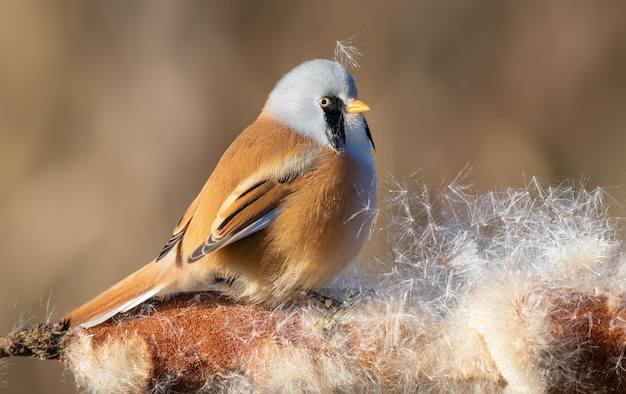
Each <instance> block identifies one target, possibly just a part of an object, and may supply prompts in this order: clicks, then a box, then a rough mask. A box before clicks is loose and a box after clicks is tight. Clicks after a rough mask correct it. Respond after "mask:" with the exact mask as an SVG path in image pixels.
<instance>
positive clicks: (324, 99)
mask: <svg viewBox="0 0 626 394" xmlns="http://www.w3.org/2000/svg"><path fill="white" fill-rule="evenodd" d="M319 103H320V106H321V107H322V108H326V107H328V106H329V105H330V99H329V98H328V97H322V98H321V99H320V101H319Z"/></svg>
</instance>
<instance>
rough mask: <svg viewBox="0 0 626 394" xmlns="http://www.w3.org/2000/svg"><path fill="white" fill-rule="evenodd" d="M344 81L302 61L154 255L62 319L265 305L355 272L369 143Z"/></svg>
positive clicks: (352, 88)
mask: <svg viewBox="0 0 626 394" xmlns="http://www.w3.org/2000/svg"><path fill="white" fill-rule="evenodd" d="M369 110H370V107H369V106H368V105H367V104H365V102H363V101H361V100H360V99H359V98H358V94H357V88H356V84H355V81H354V78H353V77H352V75H351V74H350V72H349V71H348V69H347V68H346V67H345V66H344V65H343V64H341V63H338V62H336V61H334V60H326V59H313V60H309V61H305V62H304V63H302V64H300V65H298V66H296V67H295V68H294V69H292V70H291V71H289V72H288V73H287V74H285V75H284V76H283V77H282V78H281V79H280V80H279V81H278V82H277V83H276V85H275V87H274V88H273V89H272V91H271V92H270V94H269V96H268V98H267V100H266V102H265V105H264V106H263V108H262V110H261V113H260V115H259V116H258V117H257V118H256V120H254V121H253V122H252V123H251V124H250V125H249V126H248V127H246V128H245V129H244V130H243V131H242V132H241V134H239V135H238V136H237V137H236V138H235V140H234V141H233V142H232V144H231V145H230V146H229V147H228V148H227V149H226V151H225V152H224V154H223V156H222V157H221V159H220V160H219V161H218V163H217V165H216V166H215V168H214V170H213V172H212V174H211V175H210V177H209V179H208V180H207V182H206V183H205V185H204V186H203V188H202V189H201V191H200V193H199V194H198V195H197V197H196V198H195V199H194V200H193V202H192V203H191V204H190V205H189V207H188V208H187V210H186V211H185V213H184V215H183V216H182V218H181V219H180V221H179V222H178V224H177V225H176V226H175V227H174V230H173V233H172V236H171V238H170V239H169V241H168V242H167V243H166V244H165V246H164V247H163V249H162V251H161V253H160V254H159V255H158V256H157V257H156V258H155V259H154V260H152V261H151V262H149V263H148V264H146V265H145V266H143V267H142V268H140V269H139V270H138V271H136V272H135V273H133V274H131V275H130V276H128V277H126V278H125V279H123V280H121V281H120V282H119V283H117V284H115V285H113V286H112V287H111V288H109V289H108V290H105V291H104V292H103V293H101V294H100V295H98V296H96V297H95V298H93V299H92V300H91V301H88V302H87V303H85V304H83V305H82V306H80V307H78V308H76V309H74V310H73V311H71V312H69V313H68V314H66V316H65V320H66V321H68V322H69V326H70V327H82V328H90V327H93V326H97V325H99V324H101V323H103V322H105V321H107V320H108V319H110V318H111V317H113V316H115V315H117V314H119V313H121V312H126V311H128V310H130V309H132V308H134V307H136V306H138V305H140V304H141V303H143V302H145V301H147V300H148V299H150V298H153V297H154V298H163V297H167V296H170V295H173V294H176V293H182V292H194V291H217V292H219V293H221V294H223V295H225V296H227V297H230V298H231V299H233V300H234V301H240V302H244V303H268V304H276V303H280V302H283V301H285V300H289V299H292V298H297V297H300V296H301V295H302V294H303V293H306V292H307V291H315V290H316V289H320V288H321V287H323V286H324V285H325V284H327V283H329V282H330V281H332V280H333V279H334V278H336V277H337V276H338V274H339V273H340V272H341V271H342V269H343V268H344V266H346V264H347V263H349V262H350V261H352V260H354V259H355V258H356V257H357V255H358V253H359V252H360V250H361V248H362V246H363V244H364V242H365V241H366V239H367V238H368V237H369V235H370V232H371V228H372V224H373V221H374V217H375V213H376V206H377V205H376V204H377V200H376V194H377V179H376V170H375V166H374V158H373V151H374V150H375V145H374V141H373V139H372V135H371V132H370V129H369V127H368V124H367V122H366V120H365V117H364V113H365V112H367V111H369Z"/></svg>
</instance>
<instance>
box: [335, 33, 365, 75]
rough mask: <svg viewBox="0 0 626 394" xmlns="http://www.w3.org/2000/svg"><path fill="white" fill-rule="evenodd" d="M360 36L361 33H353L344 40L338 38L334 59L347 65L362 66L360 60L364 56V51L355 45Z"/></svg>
mask: <svg viewBox="0 0 626 394" xmlns="http://www.w3.org/2000/svg"><path fill="white" fill-rule="evenodd" d="M358 38H359V34H352V35H350V36H348V37H346V38H344V39H343V40H338V41H337V42H336V44H335V54H334V55H333V60H334V61H336V62H337V63H341V64H343V65H344V66H346V67H347V66H350V67H353V68H360V67H361V66H360V65H359V60H360V59H361V58H362V57H363V53H362V52H361V51H360V50H359V48H357V46H356V45H355V44H356V43H355V41H357V39H358Z"/></svg>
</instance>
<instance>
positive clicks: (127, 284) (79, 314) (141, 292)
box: [65, 261, 169, 328]
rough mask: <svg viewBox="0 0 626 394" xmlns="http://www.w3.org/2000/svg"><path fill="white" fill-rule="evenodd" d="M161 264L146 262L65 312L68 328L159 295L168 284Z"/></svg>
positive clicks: (92, 322) (97, 320)
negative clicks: (91, 297)
mask: <svg viewBox="0 0 626 394" xmlns="http://www.w3.org/2000/svg"><path fill="white" fill-rule="evenodd" d="M165 264H166V262H165V261H160V262H158V263H155V262H154V261H152V262H150V263H148V264H147V265H146V266H144V267H143V268H141V269H140V270H139V271H137V272H135V273H133V274H131V275H130V276H128V277H126V278H125V279H123V280H122V281H120V282H118V283H117V284H115V285H113V286H112V287H110V288H109V289H108V290H105V291H104V292H102V293H100V294H99V295H98V296H96V297H95V298H93V299H92V300H90V301H88V302H87V303H85V304H83V305H82V306H80V307H78V308H76V309H74V310H73V311H71V312H70V313H68V314H67V315H66V316H65V319H67V320H69V324H70V327H76V326H80V327H84V328H89V327H93V326H96V325H98V324H100V323H102V322H104V321H106V320H108V319H110V318H111V317H113V316H115V315H116V314H118V313H120V312H125V311H127V310H130V309H132V308H134V307H135V306H137V305H139V304H141V303H142V302H144V301H146V300H148V299H150V298H152V297H154V296H156V295H159V294H160V293H161V292H162V291H164V290H165V289H166V288H167V287H168V284H169V283H168V282H167V281H164V280H163V279H162V276H163V273H164V268H165V267H164V265H165Z"/></svg>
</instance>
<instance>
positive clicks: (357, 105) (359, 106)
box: [346, 100, 370, 114]
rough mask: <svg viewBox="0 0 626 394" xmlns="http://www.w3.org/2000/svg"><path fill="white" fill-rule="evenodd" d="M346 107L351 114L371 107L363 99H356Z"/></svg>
mask: <svg viewBox="0 0 626 394" xmlns="http://www.w3.org/2000/svg"><path fill="white" fill-rule="evenodd" d="M346 108H347V111H348V113H351V114H360V113H363V112H367V111H369V110H370V107H369V106H368V105H367V104H365V103H364V102H363V101H361V100H354V101H353V102H352V104H350V105H348V106H347V107H346Z"/></svg>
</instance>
